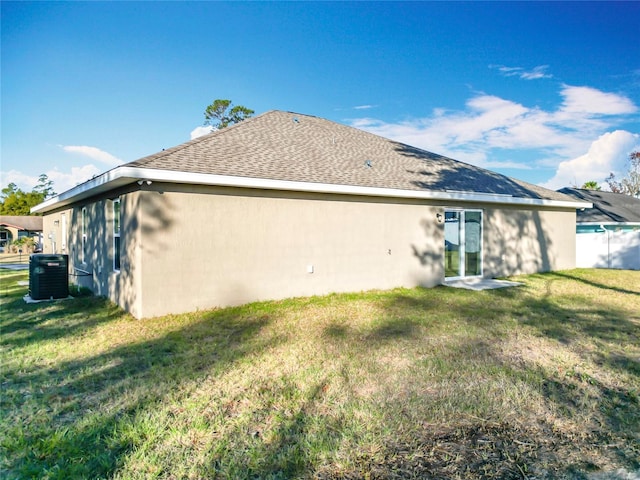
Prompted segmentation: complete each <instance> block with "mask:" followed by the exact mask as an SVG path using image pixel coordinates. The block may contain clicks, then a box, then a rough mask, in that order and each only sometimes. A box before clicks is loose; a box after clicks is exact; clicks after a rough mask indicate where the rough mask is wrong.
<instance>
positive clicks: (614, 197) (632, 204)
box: [559, 188, 640, 223]
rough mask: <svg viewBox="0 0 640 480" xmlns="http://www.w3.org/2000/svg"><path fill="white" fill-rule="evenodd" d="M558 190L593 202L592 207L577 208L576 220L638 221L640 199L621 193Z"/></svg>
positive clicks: (599, 221) (639, 216)
mask: <svg viewBox="0 0 640 480" xmlns="http://www.w3.org/2000/svg"><path fill="white" fill-rule="evenodd" d="M559 192H561V193H564V194H566V195H569V196H571V197H574V198H576V199H579V200H583V201H585V202H591V203H593V208H587V209H585V210H578V212H577V221H578V223H583V222H594V223H636V222H640V199H638V198H634V197H631V196H629V195H623V194H621V193H612V192H602V191H597V190H584V189H580V188H562V189H560V190H559Z"/></svg>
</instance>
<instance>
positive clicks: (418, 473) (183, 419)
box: [0, 270, 640, 479]
mask: <svg viewBox="0 0 640 480" xmlns="http://www.w3.org/2000/svg"><path fill="white" fill-rule="evenodd" d="M0 275H2V276H1V277H0V278H1V279H2V287H1V288H0V293H1V294H2V297H1V298H0V306H1V307H2V310H1V313H0V326H1V328H2V338H1V339H0V347H1V355H2V358H1V361H2V368H3V372H2V373H3V384H2V389H3V395H2V398H1V399H0V406H1V408H2V418H1V419H0V422H1V425H2V429H1V430H0V448H1V450H0V461H1V462H2V463H1V464H0V466H1V468H2V473H3V474H4V476H5V477H6V478H65V479H66V478H122V479H125V478H126V479H136V478H145V479H146V478H166V479H169V478H172V479H173V478H194V479H198V478H429V477H433V478H558V477H568V478H585V476H587V475H589V474H590V473H592V472H606V471H614V470H616V469H620V468H625V469H627V470H628V471H638V470H640V463H639V462H638V458H640V443H639V440H640V438H639V434H638V432H639V431H640V413H639V412H640V404H639V400H638V397H639V395H640V338H639V332H640V317H639V313H638V312H640V272H616V271H595V270H574V271H569V272H560V273H555V274H545V275H532V276H526V277H522V278H519V279H518V280H520V281H522V282H524V283H525V285H524V286H523V287H519V288H513V289H507V290H497V291H485V292H470V291H464V290H458V289H447V288H442V287H441V288H436V289H430V290H425V289H411V290H409V289H397V290H392V291H386V292H366V293H360V294H346V295H329V296H325V297H314V298H303V299H292V300H286V301H280V302H264V303H256V304H251V305H246V306H244V307H238V308H229V309H223V310H214V311H208V312H197V313H193V314H188V315H178V316H167V317H162V318H156V319H150V320H144V321H138V320H135V319H133V318H131V317H130V316H128V315H125V314H123V313H122V312H121V311H119V310H118V309H117V308H115V307H114V306H113V305H111V304H109V303H108V302H106V301H104V300H103V299H99V298H85V299H78V300H74V301H70V302H57V303H54V304H40V305H25V304H24V303H22V302H21V301H20V297H21V295H23V294H24V287H19V286H18V285H17V284H16V282H17V281H18V280H24V279H25V278H26V276H25V274H15V273H12V274H6V273H0Z"/></svg>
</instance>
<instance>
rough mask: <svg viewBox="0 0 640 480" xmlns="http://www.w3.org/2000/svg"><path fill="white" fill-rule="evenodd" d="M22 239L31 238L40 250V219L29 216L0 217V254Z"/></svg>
mask: <svg viewBox="0 0 640 480" xmlns="http://www.w3.org/2000/svg"><path fill="white" fill-rule="evenodd" d="M23 237H31V238H33V240H34V242H35V243H36V245H37V248H40V247H41V245H42V217H40V216H35V215H33V216H30V215H0V252H7V251H8V249H9V246H10V245H11V244H12V243H13V242H15V241H16V240H19V239H20V238H23Z"/></svg>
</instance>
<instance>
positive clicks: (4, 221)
mask: <svg viewBox="0 0 640 480" xmlns="http://www.w3.org/2000/svg"><path fill="white" fill-rule="evenodd" d="M0 225H5V226H11V227H17V228H18V229H20V230H28V231H30V232H41V231H42V217H38V216H35V215H0Z"/></svg>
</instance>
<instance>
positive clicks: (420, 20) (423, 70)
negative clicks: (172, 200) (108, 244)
mask: <svg viewBox="0 0 640 480" xmlns="http://www.w3.org/2000/svg"><path fill="white" fill-rule="evenodd" d="M1 5H2V6H1V8H2V12H1V13H2V31H1V35H2V38H1V39H2V112H1V113H2V118H1V120H2V124H1V129H2V130H1V134H2V146H1V153H2V157H1V162H2V164H1V167H0V169H1V172H2V174H1V175H2V176H1V179H0V181H1V183H2V186H3V187H4V186H6V185H7V184H8V183H9V182H15V183H16V184H18V185H19V186H21V187H22V188H27V189H30V188H32V187H33V186H34V185H35V183H36V181H37V177H38V175H39V174H41V173H46V174H47V175H49V177H50V178H51V179H52V180H54V182H55V187H56V190H57V191H58V193H60V192H62V191H64V190H66V189H68V188H71V187H72V186H74V185H75V184H77V183H80V182H82V181H84V180H86V179H88V178H90V177H91V176H93V175H96V174H99V173H102V172H104V171H106V170H108V169H110V168H113V167H114V166H116V165H118V164H121V163H125V162H129V161H132V160H136V159H138V158H140V157H143V156H145V155H149V154H152V153H155V152H157V151H159V150H161V149H163V148H168V147H171V146H174V145H177V144H179V143H182V142H184V141H187V140H189V139H190V138H191V137H192V136H193V135H196V134H197V133H198V132H199V131H200V130H201V129H199V128H198V127H200V126H201V125H202V122H203V120H204V116H203V111H204V109H205V108H206V106H207V105H208V104H210V103H211V102H212V101H213V100H214V99H216V98H228V99H231V100H233V101H234V103H236V104H241V105H245V106H247V107H250V108H252V109H254V110H255V111H256V113H262V112H265V111H268V110H272V109H278V110H290V111H294V112H298V113H305V114H311V115H317V116H320V117H324V118H328V119H330V120H334V121H337V122H340V123H343V124H347V125H353V126H356V127H358V128H362V129H365V130H368V131H371V132H374V133H377V134H380V135H383V136H385V137H388V138H393V139H396V140H399V141H403V142H406V143H409V144H411V145H414V146H418V147H421V148H424V149H427V150H430V151H433V152H436V153H440V154H445V155H448V156H451V157H453V158H455V159H458V160H462V161H466V162H469V163H473V164H476V165H479V166H483V167H486V168H490V169H492V170H495V171H498V172H501V173H505V174H507V175H510V176H513V177H516V178H520V179H522V180H526V181H529V182H532V183H536V184H541V185H544V186H548V187H551V188H560V187H562V186H568V185H581V184H582V183H583V182H585V181H587V180H597V181H600V182H601V183H604V178H605V177H606V176H607V175H608V173H609V172H610V171H614V172H616V173H618V174H620V173H622V172H624V170H625V167H626V159H627V157H628V154H629V153H630V152H631V151H633V150H637V149H640V41H638V22H639V21H640V2H621V3H615V2H605V3H597V2H584V3H582V2H567V3H564V2H552V3H538V2H522V3H520V2H518V3H510V2H498V3H489V2H477V3H462V2H435V3H423V2H408V3H401V2H382V3H370V2H357V3H335V2H331V3H309V2H299V3H294V2H291V3H280V2H268V3H258V2H251V3H237V2H236V3H219V2H86V3H83V2H68V3H67V2H33V3H30V2H7V1H3V2H2V4H1Z"/></svg>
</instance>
